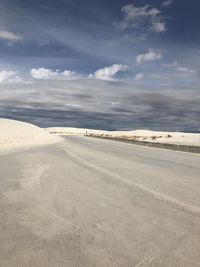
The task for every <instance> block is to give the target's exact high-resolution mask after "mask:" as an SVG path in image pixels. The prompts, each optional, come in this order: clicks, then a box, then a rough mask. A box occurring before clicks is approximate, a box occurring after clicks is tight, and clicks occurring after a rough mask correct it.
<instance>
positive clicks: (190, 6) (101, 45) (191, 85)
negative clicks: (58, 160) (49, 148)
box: [0, 0, 200, 131]
mask: <svg viewBox="0 0 200 267" xmlns="http://www.w3.org/2000/svg"><path fill="white" fill-rule="evenodd" d="M199 8H200V3H198V1H196V0H191V1H187V0H149V1H147V0H132V1H126V0H101V1H94V0H84V1H83V0H82V1H81V0H56V1H54V0H48V1H47V0H46V1H44V0H43V1H42V0H38V1H33V0H1V2H0V15H1V16H0V58H1V60H0V92H1V95H0V115H1V116H2V117H9V118H15V119H20V120H26V121H30V122H34V123H36V124H39V125H41V126H52V125H57V126H58V125H59V126H62V125H63V126H76V127H86V126H87V127H90V128H106V129H136V128H148V129H165V130H185V131H200V126H199V115H200V108H199V104H200V94H199V84H200V78H199V77H200V76H199V72H200V17H199V13H198V11H199ZM38 110H39V112H38ZM52 113H53V115H52ZM72 113H73V114H72ZM70 114H72V116H70ZM54 115H56V117H55V118H54Z"/></svg>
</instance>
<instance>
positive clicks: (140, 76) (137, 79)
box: [134, 73, 144, 82]
mask: <svg viewBox="0 0 200 267" xmlns="http://www.w3.org/2000/svg"><path fill="white" fill-rule="evenodd" d="M143 79H144V74H143V73H138V74H136V75H135V77H134V80H135V81H137V82H139V81H141V80H143Z"/></svg>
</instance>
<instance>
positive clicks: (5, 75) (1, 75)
mask: <svg viewBox="0 0 200 267" xmlns="http://www.w3.org/2000/svg"><path fill="white" fill-rule="evenodd" d="M20 82H23V80H22V78H21V77H20V76H18V74H17V72H16V71H12V70H0V83H20Z"/></svg>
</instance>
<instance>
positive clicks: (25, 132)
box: [0, 119, 61, 152]
mask: <svg viewBox="0 0 200 267" xmlns="http://www.w3.org/2000/svg"><path fill="white" fill-rule="evenodd" d="M60 141H61V138H60V137H58V136H53V135H51V134H50V133H48V132H46V131H45V130H43V129H41V128H39V127H37V126H35V125H32V124H30V123H25V122H21V121H15V120H7V119H0V152H2V151H5V150H11V149H17V148H22V147H30V146H38V145H47V144H52V143H57V142H60Z"/></svg>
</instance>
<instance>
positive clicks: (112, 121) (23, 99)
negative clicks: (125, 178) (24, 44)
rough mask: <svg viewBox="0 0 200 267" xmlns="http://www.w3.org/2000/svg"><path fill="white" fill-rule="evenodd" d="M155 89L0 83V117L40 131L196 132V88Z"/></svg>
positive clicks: (199, 98)
mask: <svg viewBox="0 0 200 267" xmlns="http://www.w3.org/2000/svg"><path fill="white" fill-rule="evenodd" d="M86 88H87V90H86ZM159 88H160V86H159ZM157 89H158V88H155V86H153V87H149V88H148V89H147V88H146V89H145V87H143V90H141V88H139V86H138V85H137V86H135V87H134V85H133V84H131V83H129V82H128V83H127V82H124V81H120V82H110V81H102V80H97V79H80V80H71V81H68V82H66V81H65V80H51V82H49V80H44V81H43V80H35V83H32V84H30V85H26V84H20V86H19V85H15V84H7V85H0V91H1V101H0V117H7V118H12V119H18V120H22V121H29V122H32V123H35V124H38V125H40V126H43V127H46V126H66V127H67V126H68V127H83V128H98V129H102V128H103V129H109V130H131V129H141V128H143V129H152V130H168V131H169V130H175V131H197V130H198V131H200V128H199V106H200V95H199V87H198V88H196V89H192V88H191V86H190V87H189V89H186V88H182V87H178V88H176V89H172V88H169V87H167V88H162V91H159V90H157ZM180 92H181V93H180ZM97 97H98V101H97ZM66 100H67V101H66Z"/></svg>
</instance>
